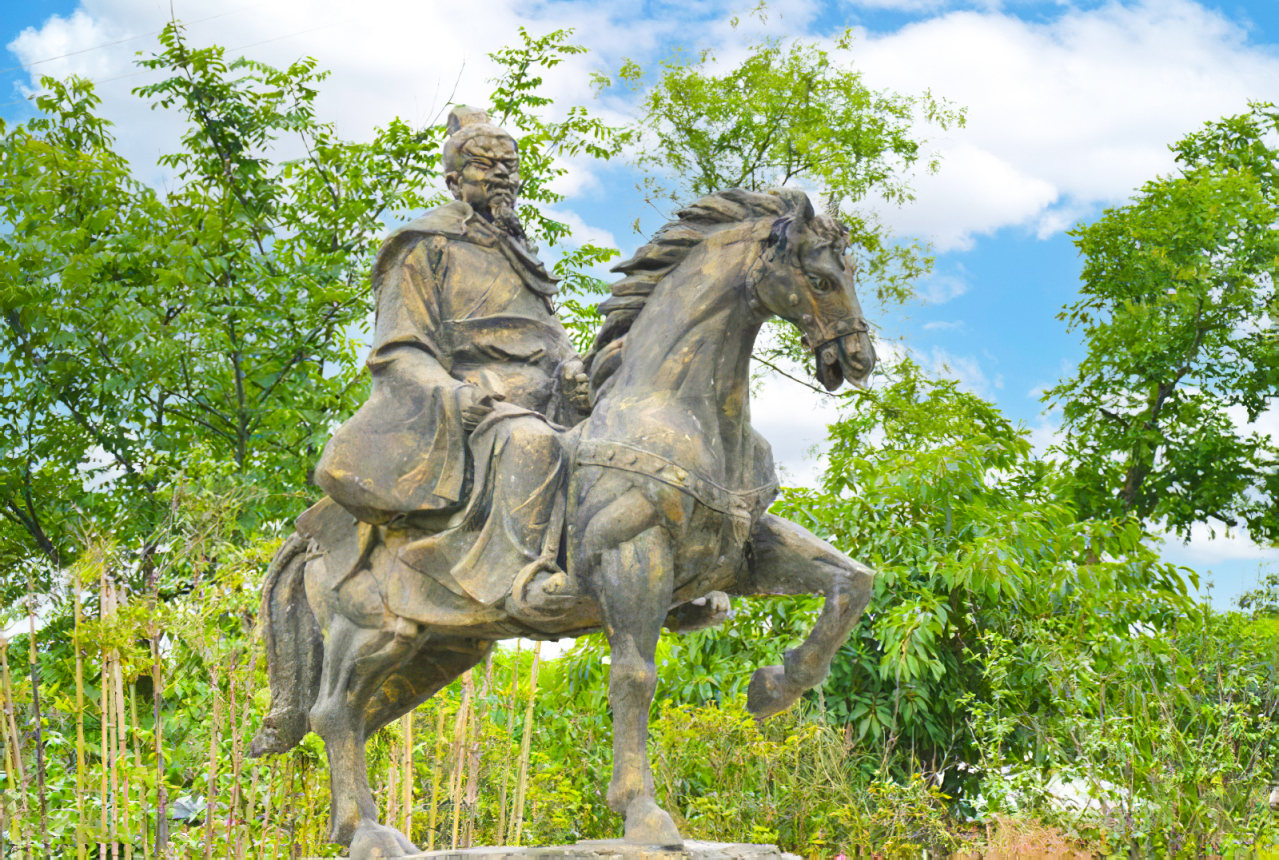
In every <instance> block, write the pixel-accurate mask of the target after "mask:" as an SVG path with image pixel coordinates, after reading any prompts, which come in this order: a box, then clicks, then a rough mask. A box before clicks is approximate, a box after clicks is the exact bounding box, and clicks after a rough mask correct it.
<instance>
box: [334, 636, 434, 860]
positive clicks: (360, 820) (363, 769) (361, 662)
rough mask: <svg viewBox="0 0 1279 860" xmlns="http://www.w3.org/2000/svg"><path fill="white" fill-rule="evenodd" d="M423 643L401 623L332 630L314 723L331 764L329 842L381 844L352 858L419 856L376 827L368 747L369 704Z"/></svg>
mask: <svg viewBox="0 0 1279 860" xmlns="http://www.w3.org/2000/svg"><path fill="white" fill-rule="evenodd" d="M422 640H423V636H422V634H421V632H420V630H419V628H418V626H417V625H416V624H414V623H413V622H411V621H406V620H405V619H400V618H396V619H390V620H389V622H388V624H386V625H384V626H383V627H380V628H367V627H360V626H358V625H356V624H355V623H354V622H352V621H351V620H350V619H348V618H345V617H343V616H341V615H339V616H337V617H335V618H334V619H333V621H332V622H331V624H330V625H329V635H328V641H327V642H326V643H325V649H324V667H323V670H322V672H321V676H320V690H319V695H318V697H317V699H316V703H315V705H314V707H312V708H311V713H310V722H311V727H312V729H314V730H315V732H316V733H317V734H319V735H320V737H321V738H322V739H323V740H324V747H325V753H326V755H327V756H328V760H329V787H330V797H331V802H332V811H331V816H330V824H329V840H330V841H331V842H336V843H338V844H340V845H344V846H345V845H351V844H352V839H353V838H354V837H355V836H356V834H357V831H368V833H367V834H366V835H368V836H373V837H374V838H375V841H377V842H378V843H380V844H379V845H378V846H377V847H378V848H379V849H380V853H378V852H369V851H363V852H361V853H353V854H352V856H354V857H358V856H367V857H377V856H382V857H394V856H402V855H404V854H408V853H413V852H415V851H416V850H417V849H416V848H415V847H414V846H413V845H412V844H411V843H410V842H409V841H408V840H407V839H406V838H404V837H403V836H402V835H400V834H399V833H398V832H397V831H393V830H391V829H390V828H383V827H382V826H381V825H379V824H378V822H377V804H376V803H375V802H374V799H373V793H372V791H371V790H370V789H369V781H368V762H367V760H366V758H365V750H364V745H365V742H366V741H367V740H368V737H369V734H370V732H369V731H368V722H367V711H368V706H369V704H370V702H371V701H372V699H373V698H374V696H375V695H376V694H377V693H378V691H379V690H380V688H381V687H382V685H383V683H384V682H385V681H386V680H387V678H388V677H390V676H391V675H392V674H394V673H395V671H396V670H397V669H398V668H400V666H401V665H402V664H403V663H404V662H405V661H406V660H408V659H410V658H411V657H412V656H413V654H414V653H415V652H416V651H417V649H418V648H419V647H420V645H421V643H422ZM383 830H384V831H388V832H387V833H382V832H381V831H383ZM373 831H377V832H376V833H374V832H373ZM392 834H393V835H392ZM365 841H368V840H367V839H366V840H365Z"/></svg>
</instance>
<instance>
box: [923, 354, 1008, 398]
mask: <svg viewBox="0 0 1279 860" xmlns="http://www.w3.org/2000/svg"><path fill="white" fill-rule="evenodd" d="M917 360H918V361H919V362H920V363H921V364H922V365H923V366H924V367H925V368H926V369H927V370H928V372H929V373H930V374H932V375H934V376H948V377H950V378H951V379H954V380H957V381H958V382H959V384H960V386H961V387H962V388H966V389H968V390H969V391H971V392H972V393H973V394H976V395H977V396H978V397H982V398H985V399H987V400H990V399H992V398H993V396H994V392H995V390H999V389H1002V388H1003V387H1004V378H1003V376H1002V375H1000V374H995V376H994V378H991V377H989V376H987V375H986V371H985V370H984V369H983V368H982V364H981V361H979V360H978V359H977V358H976V357H975V356H971V355H952V354H950V353H949V352H947V351H946V350H944V349H942V348H941V347H939V346H935V347H933V348H932V351H931V352H930V353H928V354H927V355H919V356H917Z"/></svg>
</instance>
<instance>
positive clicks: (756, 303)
mask: <svg viewBox="0 0 1279 860" xmlns="http://www.w3.org/2000/svg"><path fill="white" fill-rule="evenodd" d="M449 129H450V135H449V137H448V138H447V141H446V142H445V144H444V152H443V165H444V170H445V180H446V182H447V184H448V187H449V189H450V191H451V192H452V194H453V196H454V198H456V199H455V200H454V201H453V202H451V203H448V204H447V205H444V206H441V207H439V208H437V209H435V210H432V211H431V212H429V213H427V214H426V215H425V216H424V217H422V218H420V219H418V220H416V221H413V222H412V223H410V224H408V225H406V226H404V227H401V228H400V229H398V230H396V231H395V232H393V233H392V234H391V235H390V236H389V237H388V238H387V240H386V242H385V244H384V245H383V246H382V248H381V250H380V252H379V254H378V257H377V260H376V263H375V265H374V269H373V275H372V281H373V289H374V292H375V297H376V303H377V321H376V327H375V334H374V340H373V348H372V352H371V354H370V356H369V359H368V367H369V371H370V373H371V375H372V390H371V393H370V395H369V398H368V400H367V402H365V403H364V405H363V406H362V407H361V408H360V409H359V410H358V411H357V412H356V413H355V415H354V416H352V417H351V419H350V420H348V421H347V422H346V423H345V424H343V425H342V426H341V427H339V428H338V429H337V431H336V432H335V433H334V434H333V437H332V439H330V441H329V443H328V444H327V446H326V447H325V449H324V452H323V454H322V456H321V458H320V461H319V464H318V466H317V469H316V480H317V482H318V484H319V485H320V487H321V488H322V489H323V490H324V492H325V493H326V496H325V498H324V499H322V500H321V501H320V502H319V503H317V504H316V505H314V506H312V507H311V508H310V509H309V510H307V511H306V512H305V513H304V514H303V515H302V516H301V517H300V518H299V519H298V521H297V529H296V532H295V533H294V534H293V535H292V536H291V537H289V538H288V539H287V540H286V541H285V542H284V544H283V546H282V547H281V548H280V550H279V552H278V553H277V555H276V557H275V559H274V561H273V562H272V564H271V567H270V569H269V571H268V575H267V579H266V582H265V585H264V593H263V616H264V629H265V638H266V642H267V649H268V656H269V670H270V678H271V694H272V708H271V712H270V714H269V715H268V716H267V717H266V719H265V721H264V723H263V726H262V728H261V730H260V731H259V732H258V735H257V737H256V738H255V739H254V742H253V746H252V748H251V753H252V754H254V755H263V754H266V753H271V752H284V751H287V750H288V749H290V748H292V747H293V746H294V745H296V744H297V743H298V742H299V741H301V739H302V737H303V736H304V735H305V734H306V733H307V731H314V732H316V733H317V734H319V735H320V737H321V738H322V739H323V740H324V744H325V748H326V751H327V755H328V760H329V769H330V778H331V787H332V793H331V797H332V817H331V829H330V834H329V835H330V838H331V839H332V841H334V842H337V843H339V844H342V845H347V846H350V848H351V856H352V857H399V856H405V855H411V854H414V853H417V851H418V849H417V848H416V847H415V846H414V845H413V844H412V843H411V842H410V841H409V839H408V837H406V836H405V835H404V834H401V833H400V832H399V831H397V830H395V829H393V828H391V827H388V826H386V825H384V824H381V823H379V821H378V816H377V807H376V804H375V803H374V799H373V795H372V793H371V791H370V789H369V784H368V774H367V766H366V762H365V742H366V741H367V740H368V739H369V737H370V736H371V735H372V734H373V733H374V732H376V731H377V730H378V729H380V728H382V727H383V726H385V725H387V724H388V723H390V722H391V721H393V720H395V719H397V718H398V717H400V716H401V715H403V714H405V713H408V712H409V711H411V710H413V709H414V708H416V707H417V706H418V705H420V704H422V703H423V702H424V701H426V700H427V699H429V698H430V697H431V696H432V695H434V694H435V693H436V692H438V691H439V690H440V689H442V688H443V687H445V686H446V685H447V684H449V682H451V681H453V680H454V679H455V678H457V677H458V676H459V675H461V674H462V673H463V672H465V671H466V670H467V669H469V668H471V667H472V666H474V665H475V664H476V663H478V662H479V661H481V660H483V659H484V658H485V657H486V655H487V654H488V653H489V652H490V651H491V649H492V648H493V647H494V645H495V643H496V642H497V641H498V640H501V639H509V638H514V637H524V638H528V639H540V640H552V639H561V638H565V637H577V636H583V635H585V634H588V633H592V632H596V631H600V630H602V631H604V633H605V635H606V636H607V638H608V642H609V647H610V649H611V661H610V679H609V702H610V704H611V707H612V711H613V727H614V728H613V773H612V781H611V783H610V785H609V789H608V804H609V806H610V807H611V808H612V809H613V810H614V811H615V812H616V813H617V814H619V815H621V816H623V817H624V818H625V841H626V842H627V843H631V844H634V845H637V846H638V845H644V846H661V847H665V848H671V847H678V846H680V845H682V844H683V840H682V837H681V836H680V833H679V830H678V829H677V828H676V826H675V823H674V822H673V820H672V819H671V817H670V815H668V814H667V812H666V811H665V810H663V809H662V808H661V807H660V806H658V804H657V802H656V800H655V799H654V794H653V776H652V772H651V770H650V767H649V760H648V754H647V751H646V741H647V738H648V719H649V710H650V705H651V703H652V699H653V694H654V690H655V687H656V682H657V673H656V667H655V665H654V652H655V649H656V647H657V642H658V636H659V634H660V633H661V630H662V628H663V626H665V627H667V628H669V629H672V630H689V629H698V628H701V627H705V626H708V625H711V624H717V623H719V622H721V621H723V620H724V618H725V617H726V616H727V613H728V607H729V602H728V601H729V595H759V594H809V593H813V594H821V595H823V597H824V606H823V609H822V611H821V614H820V616H819V617H818V619H817V622H816V624H815V626H814V627H813V629H812V631H811V632H810V633H809V635H808V637H807V639H805V640H804V642H803V643H802V644H800V645H799V646H798V647H796V648H794V649H792V650H790V651H787V652H786V655H785V659H784V660H783V665H781V666H765V667H763V668H760V669H758V670H756V672H755V673H754V675H753V676H752V678H751V682H750V684H749V687H748V693H747V706H748V708H749V710H750V711H751V712H752V713H753V714H754V715H755V716H756V717H757V718H759V719H763V718H765V717H768V716H770V715H772V714H775V713H778V712H779V711H782V710H784V709H786V708H787V707H789V706H791V705H792V704H794V703H795V702H796V701H797V700H798V699H799V697H800V696H801V695H802V694H803V693H804V692H805V691H806V690H809V689H811V688H812V687H814V686H816V685H817V684H819V683H821V681H822V680H823V679H824V678H825V677H826V675H827V673H828V672H829V669H830V662H831V659H832V657H833V656H834V655H835V653H836V651H837V650H838V649H839V647H840V646H841V645H842V644H843V643H844V641H845V639H846V638H847V636H848V634H849V633H850V631H851V630H852V628H853V625H854V624H855V623H856V621H857V619H858V617H859V615H860V614H861V612H862V610H863V609H864V608H865V606H866V603H867V601H868V600H869V598H870V593H871V586H872V581H873V576H874V573H873V571H871V570H870V569H869V568H867V567H866V566H865V565H862V564H860V563H858V562H856V561H853V560H852V559H850V558H848V557H847V556H845V555H844V554H843V553H841V552H840V551H839V550H837V549H835V548H834V547H832V546H831V545H830V544H828V543H826V542H825V541H823V540H821V539H819V538H817V537H815V536H814V535H813V534H811V533H810V532H808V531H806V530H805V529H803V528H801V527H799V526H797V525H795V524H794V523H791V522H788V521H787V520H784V519H781V518H780V517H777V516H774V515H772V514H769V513H768V512H767V511H768V507H769V505H770V504H771V503H772V501H773V499H774V497H775V495H776V492H777V487H778V482H777V475H776V472H775V469H774V466H773V459H772V453H771V450H770V448H769V445H768V443H767V442H765V441H764V439H763V438H761V437H760V436H759V434H758V433H756V432H755V430H754V429H753V428H752V427H751V422H750V359H751V350H752V348H753V345H754V342H755V338H756V336H757V335H758V334H759V332H760V329H761V327H762V326H763V325H764V323H765V322H767V321H768V320H769V319H770V318H772V317H780V318H781V319H783V320H786V321H787V322H789V323H792V324H793V325H795V326H797V327H798V328H799V329H800V331H801V332H802V334H803V339H804V342H805V344H807V345H808V346H809V347H810V348H811V349H812V350H813V352H814V365H815V368H816V375H817V379H818V381H819V382H820V383H821V384H822V385H823V386H824V387H825V388H826V389H828V390H834V389H836V388H838V387H839V386H840V385H841V384H842V383H843V382H844V381H845V380H848V381H849V382H851V383H854V384H858V385H861V384H863V383H864V382H865V380H866V379H867V377H868V376H869V375H870V373H871V370H872V368H873V367H874V363H875V353H874V349H873V347H872V344H871V339H870V335H869V332H868V327H867V323H866V320H865V319H864V317H863V316H862V310H861V306H860V304H859V303H858V300H857V295H856V293H855V291H854V289H853V280H854V279H853V266H852V263H851V259H850V257H848V256H846V251H847V243H848V231H847V229H846V228H845V227H843V226H842V225H841V224H839V223H838V222H836V221H835V220H833V219H831V218H829V217H827V216H826V215H823V214H819V213H817V212H815V211H814V209H813V206H812V204H811V202H810V201H809V199H808V197H807V195H805V194H804V193H803V192H802V191H798V190H795V189H788V188H781V189H775V190H773V191H771V192H769V193H757V192H752V191H743V190H740V189H729V190H726V191H721V192H718V193H715V194H711V195H709V196H707V197H704V198H702V199H701V200H698V201H697V202H695V203H693V204H692V205H690V206H688V207H687V208H685V209H683V210H682V211H680V212H679V213H678V217H677V219H676V220H674V221H672V222H671V223H669V224H667V225H666V226H664V227H662V228H661V229H660V230H659V231H658V232H657V233H656V234H655V235H654V236H653V237H652V239H651V240H650V241H649V243H648V244H646V245H644V246H643V247H641V248H640V249H639V250H638V251H637V252H636V254H635V256H634V257H632V258H631V259H629V260H627V261H626V262H624V263H621V264H619V265H618V266H616V267H615V268H614V271H615V272H618V273H620V274H621V276H622V277H621V280H619V281H617V282H616V283H615V284H613V286H612V296H611V297H610V298H608V299H607V300H606V301H604V302H603V303H602V304H601V305H600V311H601V313H602V314H603V323H602V326H601V329H600V331H599V334H598V336H597V338H596V340H595V343H594V346H593V348H592V349H591V351H590V352H589V354H588V355H586V356H584V357H582V356H578V355H577V353H576V351H575V350H574V349H573V346H572V344H571V342H570V340H569V338H568V335H567V333H566V332H565V330H564V328H563V326H562V325H561V324H560V322H559V320H558V319H557V317H556V315H555V294H556V283H555V280H554V279H553V278H551V277H549V276H548V274H547V272H546V269H545V268H544V267H543V265H542V264H541V262H540V261H539V260H538V259H537V257H536V256H535V254H534V249H533V248H532V247H531V245H530V243H529V241H528V240H527V238H526V237H525V234H524V230H523V228H522V227H521V224H520V221H519V218H518V216H517V209H516V199H517V195H518V193H519V190H520V176H519V149H518V147H517V145H516V142H515V140H514V139H513V138H512V137H511V136H510V135H509V134H508V133H507V132H505V131H503V130H502V129H500V128H497V127H495V126H494V125H492V124H490V123H489V122H488V118H487V116H486V115H485V114H484V113H483V112H481V111H477V110H473V109H469V108H463V107H459V108H456V109H455V110H454V111H453V113H452V114H451V115H450V117H449Z"/></svg>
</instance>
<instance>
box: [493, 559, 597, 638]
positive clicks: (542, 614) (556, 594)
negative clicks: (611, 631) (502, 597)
mask: <svg viewBox="0 0 1279 860" xmlns="http://www.w3.org/2000/svg"><path fill="white" fill-rule="evenodd" d="M581 600H582V592H581V589H580V588H578V585H577V581H576V580H575V579H573V577H571V576H569V575H568V574H567V573H565V572H564V571H563V570H560V568H559V566H558V565H556V564H555V563H554V562H552V561H549V560H547V559H542V558H539V559H538V560H536V561H534V562H533V563H532V564H529V565H526V566H525V567H524V568H523V569H522V570H521V571H520V572H519V574H517V575H516V577H515V582H514V583H512V584H511V594H510V596H509V597H508V598H507V601H506V608H507V611H508V612H510V614H511V615H513V616H514V617H515V618H518V619H519V620H521V621H525V622H529V623H532V624H537V623H538V622H543V621H554V620H558V619H561V618H564V617H565V615H567V614H568V613H569V611H570V610H572V609H573V608H574V607H575V606H577V604H578V603H579V602H580V601H581Z"/></svg>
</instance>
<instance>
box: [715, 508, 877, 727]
mask: <svg viewBox="0 0 1279 860" xmlns="http://www.w3.org/2000/svg"><path fill="white" fill-rule="evenodd" d="M751 558H752V563H751V564H750V565H749V569H748V570H746V571H744V573H743V576H742V579H741V580H740V581H739V582H738V583H736V585H735V586H734V587H733V588H732V589H731V590H732V591H733V593H735V594H821V595H822V596H823V597H824V598H825V600H824V604H823V606H822V612H821V615H820V616H819V617H818V619H817V623H816V624H815V625H814V626H813V629H812V631H810V632H809V634H808V638H807V639H805V640H804V641H803V643H802V644H800V645H799V647H797V648H793V649H791V650H790V651H787V652H786V656H785V657H784V658H783V660H782V665H781V666H763V667H761V668H759V669H757V670H755V674H754V675H753V676H751V682H750V686H749V687H748V688H747V691H746V707H747V710H749V711H750V712H751V713H752V714H753V715H754V716H755V718H756V719H760V720H762V719H765V718H767V717H771V716H772V715H773V714H777V713H780V712H781V711H784V710H786V709H787V708H789V707H790V706H791V705H793V704H795V702H796V701H798V700H799V697H800V696H802V695H803V694H804V692H805V691H806V690H811V689H812V688H813V687H816V686H817V685H818V684H820V683H821V682H822V681H824V680H825V679H826V676H827V675H828V674H829V673H830V663H831V660H832V659H833V658H834V657H835V654H836V652H838V651H839V649H840V646H842V645H843V644H844V642H845V640H847V639H848V634H849V633H851V632H852V629H853V627H854V625H856V624H857V619H858V618H860V617H861V614H862V610H863V609H865V608H866V604H867V603H868V602H870V596H871V590H872V587H873V585H874V578H875V572H874V571H873V570H871V569H870V568H869V567H867V566H866V565H864V564H862V563H860V562H857V561H854V560H853V559H851V558H849V557H848V556H846V555H844V554H843V553H842V552H840V551H839V550H837V549H835V548H834V547H833V546H831V545H830V544H828V543H827V542H826V541H824V540H822V539H821V538H819V537H817V536H816V535H814V534H813V533H812V532H810V531H808V529H805V528H803V527H802V526H797V525H795V524H794V523H792V522H790V521H789V520H784V519H782V518H781V517H775V516H773V515H772V514H765V515H764V516H762V517H760V520H759V522H758V523H756V525H755V528H754V530H753V531H752V532H751Z"/></svg>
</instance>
